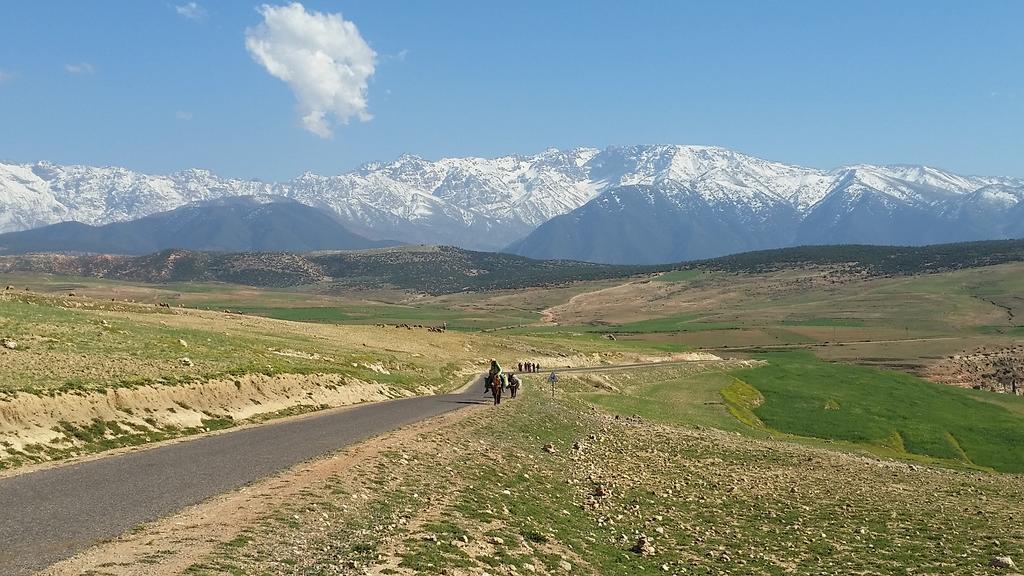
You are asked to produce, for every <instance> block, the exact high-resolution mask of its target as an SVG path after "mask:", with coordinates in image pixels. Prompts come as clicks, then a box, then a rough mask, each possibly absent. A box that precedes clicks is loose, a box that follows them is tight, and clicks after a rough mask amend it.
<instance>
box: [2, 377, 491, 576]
mask: <svg viewBox="0 0 1024 576" xmlns="http://www.w3.org/2000/svg"><path fill="white" fill-rule="evenodd" d="M481 390H482V388H480V387H478V386H473V385H470V386H469V387H468V391H467V392H465V393H462V394H450V395H446V396H423V397H416V398H407V399H402V400H392V401H389V402H380V403H374V404H366V405H362V406H358V407H354V408H346V409H339V410H330V411H326V412H320V413H317V414H315V415H312V416H309V417H306V418H301V419H296V420H290V421H286V422H279V423H271V424H266V425H263V426H256V427H252V428H245V429H241V430H238V431H234V432H228V433H224V434H217V435H213V436H206V437H202V438H197V439H194V440H190V441H187V442H180V443H176V444H168V445H165V446H161V447H158V448H152V449H149V450H142V451H138V452H129V453H126V454H122V455H119V456H112V457H109V458H102V459H98V460H92V461H87V462H81V463H78V464H72V465H68V466H61V467H57V468H52V469H48V470H40V471H37V472H31V473H27V474H22V475H19V476H14V477H11V478H7V479H2V480H0V575H3V576H18V575H21V574H31V573H32V572H34V571H36V570H39V569H42V568H45V567H47V566H49V565H51V564H53V563H55V562H57V561H58V560H61V559H64V558H67V557H69V556H72V555H73V554H75V553H76V552H79V551H81V550H83V549H85V548H87V547H89V546H91V545H93V544H96V543H97V542H100V541H102V540H107V539H110V538H114V537H116V536H118V535H120V534H122V533H124V532H125V531H127V530H130V529H131V528H133V527H135V526H137V525H139V524H141V523H143V522H148V521H151V520H155V519H157V518H160V517H163V516H166V515H168V514H171V513H174V512H176V511H178V510H181V509H182V508H185V507H186V506H190V505H192V504H196V503H198V502H201V501H203V500H206V499H207V498H209V497H211V496H215V495H217V494H222V493H224V492H228V491H231V490H234V489H236V488H239V487H241V486H244V485H246V484H249V483H251V482H253V481H256V480H258V479H260V478H263V477H266V476H268V475H271V474H274V473H275V472H279V471H281V470H285V469H287V468H290V467H292V466H294V465H296V464H298V463H300V462H303V461H305V460H309V459H311V458H315V457H317V456H322V455H324V454H327V453H330V452H332V451H335V450H338V449H339V448H342V447H344V446H347V445H349V444H352V443H354V442H358V441H360V440H363V439H366V438H369V437H372V436H377V435H379V434H382V433H385V432H388V431H390V430H394V429H396V428H399V427H401V426H405V425H407V424H411V423H413V422H416V421H419V420H423V419H426V418H430V417H432V416H437V415H440V414H444V413H446V412H451V411H453V410H457V409H459V408H462V407H465V406H466V405H469V404H476V403H480V402H482V401H483V400H482V397H481V396H480V393H481Z"/></svg>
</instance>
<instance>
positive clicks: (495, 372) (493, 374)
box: [484, 358, 501, 394]
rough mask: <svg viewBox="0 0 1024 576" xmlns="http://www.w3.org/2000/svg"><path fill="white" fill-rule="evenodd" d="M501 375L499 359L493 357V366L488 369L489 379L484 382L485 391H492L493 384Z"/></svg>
mask: <svg viewBox="0 0 1024 576" xmlns="http://www.w3.org/2000/svg"><path fill="white" fill-rule="evenodd" d="M500 375H501V366H498V361H497V360H495V359H494V358H491V368H490V370H488V371H487V380H486V381H485V382H484V393H485V394H486V393H487V392H490V391H491V386H492V385H493V384H494V382H495V381H496V380H497V379H498V377H499V376H500Z"/></svg>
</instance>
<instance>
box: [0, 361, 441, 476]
mask: <svg viewBox="0 0 1024 576" xmlns="http://www.w3.org/2000/svg"><path fill="white" fill-rule="evenodd" d="M423 392H426V393H429V392H430V391H429V390H425V391H423ZM411 395H413V392H410V391H408V390H403V389H400V388H396V387H392V386H388V385H384V384H379V383H376V382H366V381H362V380H358V379H354V378H352V377H350V376H345V375H341V374H309V375H297V374H278V375H273V376H266V375H262V374H246V375H242V376H237V377H231V378H222V379H215V380H208V381H206V382H201V383H193V384H184V385H173V386H172V385H147V386H138V387H133V388H114V389H110V390H106V391H98V392H74V393H62V394H56V395H52V396H42V395H34V394H28V393H24V392H21V393H18V394H16V395H14V396H13V397H12V398H9V399H7V400H3V401H0V465H2V464H6V465H7V467H11V466H17V465H18V464H23V463H26V462H39V461H46V460H53V459H58V458H61V457H66V456H70V455H74V454H80V453H85V452H91V451H98V450H102V449H108V448H114V447H118V446H126V445H133V444H141V443H145V442H151V441H157V440H161V439H166V438H171V437H174V436H180V435H186V434H189V433H197V432H204V431H208V430H213V429H218V428H226V427H229V426H232V425H235V424H237V423H240V422H244V421H251V420H253V419H260V418H263V417H270V416H279V415H285V414H289V413H298V412H303V411H309V410H314V409H322V408H328V407H338V406H347V405H351V404H358V403H361V402H374V401H380V400H388V399H391V398H399V397H404V396H411Z"/></svg>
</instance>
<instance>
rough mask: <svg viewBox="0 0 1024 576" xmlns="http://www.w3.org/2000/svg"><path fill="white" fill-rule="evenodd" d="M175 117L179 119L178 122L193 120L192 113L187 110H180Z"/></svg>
mask: <svg viewBox="0 0 1024 576" xmlns="http://www.w3.org/2000/svg"><path fill="white" fill-rule="evenodd" d="M174 117H175V118H177V119H178V120H191V119H192V113H191V112H188V111H187V110H178V111H177V112H175V113H174Z"/></svg>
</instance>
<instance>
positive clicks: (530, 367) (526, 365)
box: [519, 362, 540, 373]
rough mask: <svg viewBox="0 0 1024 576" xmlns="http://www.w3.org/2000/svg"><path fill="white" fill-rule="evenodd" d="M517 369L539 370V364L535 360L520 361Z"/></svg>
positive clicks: (522, 370) (523, 370) (524, 370)
mask: <svg viewBox="0 0 1024 576" xmlns="http://www.w3.org/2000/svg"><path fill="white" fill-rule="evenodd" d="M519 371H520V372H533V373H536V372H540V364H537V363H536V362H520V363H519Z"/></svg>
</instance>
